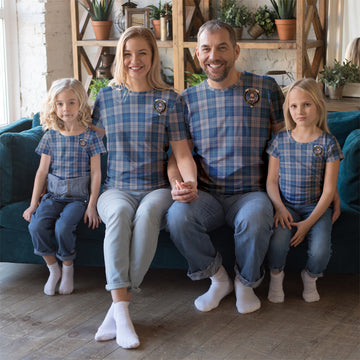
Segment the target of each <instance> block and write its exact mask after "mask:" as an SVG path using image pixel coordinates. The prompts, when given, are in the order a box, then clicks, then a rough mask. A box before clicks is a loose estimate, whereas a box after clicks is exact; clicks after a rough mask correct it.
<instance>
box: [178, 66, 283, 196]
mask: <svg viewBox="0 0 360 360" xmlns="http://www.w3.org/2000/svg"><path fill="white" fill-rule="evenodd" d="M247 89H256V90H258V91H259V94H260V101H259V102H258V103H256V104H255V105H254V106H251V105H250V104H249V103H248V102H246V99H245V95H246V91H247ZM182 95H183V99H184V102H185V104H186V106H185V118H186V119H187V121H188V126H189V131H190V134H191V137H192V141H193V144H194V154H195V156H194V157H195V161H196V162H197V166H198V173H199V176H198V184H199V188H200V189H203V190H206V191H210V192H213V193H219V194H237V193H245V192H250V191H264V190H265V179H266V171H267V165H266V164H267V161H266V153H265V149H266V146H267V142H268V140H269V139H270V137H271V132H272V125H275V124H282V123H283V121H284V120H283V111H282V104H283V100H284V97H283V94H282V92H281V89H280V88H279V87H278V85H277V84H276V82H275V80H274V79H272V78H270V77H266V76H258V75H254V74H251V73H247V72H243V73H242V74H241V77H240V79H239V80H238V81H237V82H236V83H235V84H234V85H232V86H230V87H229V88H226V89H214V88H211V87H210V86H209V85H208V84H207V81H206V80H205V81H204V82H202V83H201V84H199V85H197V86H194V87H191V88H188V89H186V90H185V91H184V92H183V94H182Z"/></svg>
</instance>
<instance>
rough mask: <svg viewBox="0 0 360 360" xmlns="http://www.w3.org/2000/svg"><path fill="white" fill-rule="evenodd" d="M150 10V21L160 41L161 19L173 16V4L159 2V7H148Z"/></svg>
mask: <svg viewBox="0 0 360 360" xmlns="http://www.w3.org/2000/svg"><path fill="white" fill-rule="evenodd" d="M147 7H148V8H149V9H150V19H151V23H152V26H153V29H154V33H155V37H156V39H160V18H161V17H162V16H165V15H168V16H171V15H172V4H171V3H170V2H165V3H164V4H162V3H161V0H159V4H158V5H153V4H152V5H148V6H147Z"/></svg>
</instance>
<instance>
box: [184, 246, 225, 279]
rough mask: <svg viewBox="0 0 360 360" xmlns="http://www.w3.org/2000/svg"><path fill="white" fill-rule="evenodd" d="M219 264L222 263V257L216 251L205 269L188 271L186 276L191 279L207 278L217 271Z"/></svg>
mask: <svg viewBox="0 0 360 360" xmlns="http://www.w3.org/2000/svg"><path fill="white" fill-rule="evenodd" d="M221 265H222V257H221V255H220V253H219V252H217V253H216V256H215V258H214V260H213V262H212V263H211V264H210V265H209V266H208V267H207V268H206V269H205V270H200V271H197V272H194V273H190V272H188V273H187V276H188V277H189V278H190V279H191V280H202V279H207V278H209V277H210V276H213V275H214V274H215V273H216V272H217V271H218V269H219V267H220V266H221Z"/></svg>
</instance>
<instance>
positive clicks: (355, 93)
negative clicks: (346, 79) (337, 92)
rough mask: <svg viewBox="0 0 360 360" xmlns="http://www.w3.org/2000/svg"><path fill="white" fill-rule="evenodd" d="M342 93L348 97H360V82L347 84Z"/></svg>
mask: <svg viewBox="0 0 360 360" xmlns="http://www.w3.org/2000/svg"><path fill="white" fill-rule="evenodd" d="M342 95H343V96H348V97H360V83H350V84H346V85H345V86H344V90H343V93H342Z"/></svg>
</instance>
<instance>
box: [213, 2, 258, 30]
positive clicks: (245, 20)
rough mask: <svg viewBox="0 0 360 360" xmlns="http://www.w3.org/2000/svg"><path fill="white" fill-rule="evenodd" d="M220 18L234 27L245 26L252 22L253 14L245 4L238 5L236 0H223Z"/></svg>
mask: <svg viewBox="0 0 360 360" xmlns="http://www.w3.org/2000/svg"><path fill="white" fill-rule="evenodd" d="M219 19H220V20H222V21H223V22H225V23H227V24H229V25H230V26H232V27H243V26H247V25H250V24H251V23H252V21H253V16H252V14H251V12H250V11H249V10H248V8H247V7H246V6H245V5H241V6H238V5H236V2H235V0H222V2H221V5H220V9H219Z"/></svg>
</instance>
